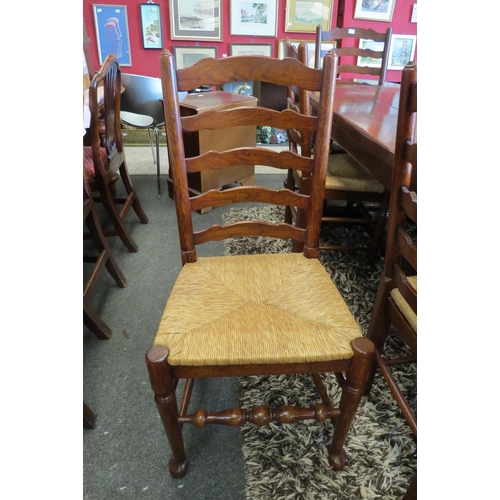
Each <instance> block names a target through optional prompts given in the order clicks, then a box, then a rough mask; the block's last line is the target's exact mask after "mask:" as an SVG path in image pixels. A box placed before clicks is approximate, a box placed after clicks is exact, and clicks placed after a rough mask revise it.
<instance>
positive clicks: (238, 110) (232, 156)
mask: <svg viewBox="0 0 500 500" xmlns="http://www.w3.org/2000/svg"><path fill="white" fill-rule="evenodd" d="M336 65H337V58H336V56H334V55H333V54H329V55H327V56H326V57H325V62H324V70H318V69H313V68H308V67H307V66H305V65H303V64H301V63H300V62H299V61H297V60H295V59H292V58H286V59H283V60H280V59H274V58H271V57H265V56H233V57H228V58H223V59H218V60H215V59H213V58H205V59H202V60H201V61H199V62H197V63H196V64H194V65H193V66H191V67H189V68H186V69H180V70H176V69H175V62H174V57H173V55H172V54H171V53H170V52H169V51H168V50H164V51H163V52H162V55H161V74H162V76H161V78H162V89H163V98H164V113H165V121H166V124H167V127H166V128H167V134H168V145H169V148H168V153H169V162H170V171H171V178H172V182H173V194H174V200H175V203H176V208H177V221H178V227H179V236H180V243H181V255H182V260H183V264H186V263H188V262H194V261H195V260H196V251H195V246H196V245H198V244H200V243H205V242H207V241H211V240H215V241H218V240H222V239H226V238H228V237H237V236H243V235H250V236H259V235H260V236H270V237H274V238H292V239H294V240H295V241H300V242H302V243H304V255H305V256H306V257H310V258H315V257H317V256H318V255H319V250H318V246H319V231H320V224H321V213H322V209H323V196H324V189H325V179H326V171H327V166H328V154H329V145H330V133H331V126H332V116H333V99H334V91H335V79H334V78H333V75H334V74H335V71H336ZM249 80H259V81H264V82H268V83H272V84H275V85H282V86H285V87H286V86H287V85H294V86H295V87H296V88H299V89H300V91H301V92H302V91H318V92H319V93H320V94H319V95H320V109H319V112H318V116H317V117H311V116H308V115H305V114H303V113H302V110H301V109H299V111H296V110H284V111H281V112H279V111H275V110H269V109H267V108H262V107H249V106H243V107H235V108H231V109H224V110H220V111H215V110H205V111H204V112H203V113H199V114H198V115H193V116H189V117H182V119H181V116H180V103H179V96H178V92H179V91H182V90H190V89H192V88H196V87H197V86H199V85H201V84H206V85H211V86H215V85H222V84H224V83H229V82H232V81H249ZM248 125H262V126H265V125H270V126H272V127H277V128H280V129H284V130H289V129H294V128H295V129H299V130H305V131H307V132H310V133H314V136H315V155H314V158H305V159H303V158H300V157H299V156H298V155H296V154H294V153H292V152H289V151H285V152H280V153H278V152H276V151H272V150H270V149H269V148H262V147H257V146H256V147H255V148H252V147H244V148H234V149H230V150H229V151H224V152H216V151H209V152H207V153H205V154H203V155H200V156H198V157H194V158H186V155H185V148H184V140H183V139H184V134H186V136H187V135H189V134H191V133H196V132H197V131H200V130H204V129H209V130H218V129H227V128H229V127H238V126H248ZM241 164H251V165H252V164H259V165H266V166H270V167H273V168H279V169H289V168H304V170H306V171H308V172H310V177H311V188H310V192H309V193H308V194H307V195H305V194H304V195H299V194H297V193H293V192H292V191H290V190H286V189H284V190H283V189H281V190H270V189H269V188H263V187H259V186H245V187H228V188H227V189H224V191H223V192H222V193H218V192H216V191H211V192H210V191H209V192H207V193H202V194H200V195H199V196H196V197H193V198H190V188H189V185H188V178H187V175H188V173H190V172H199V171H202V170H211V169H212V170H220V169H223V168H228V167H231V166H234V165H241ZM247 201H251V202H261V203H267V204H272V205H277V206H283V205H288V204H289V203H293V204H295V205H296V206H299V207H302V208H304V209H305V210H307V224H306V226H305V228H303V229H298V228H296V227H294V226H292V225H291V224H286V223H280V224H270V223H266V222H262V221H248V222H245V223H241V224H236V225H228V226H226V227H223V226H218V225H215V226H212V227H210V228H207V229H205V230H200V231H197V232H196V233H195V232H194V230H193V220H192V211H194V210H201V211H202V210H203V209H204V208H208V207H209V208H213V207H219V206H224V205H227V204H229V203H243V202H247Z"/></svg>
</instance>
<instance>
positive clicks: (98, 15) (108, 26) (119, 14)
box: [93, 4, 132, 66]
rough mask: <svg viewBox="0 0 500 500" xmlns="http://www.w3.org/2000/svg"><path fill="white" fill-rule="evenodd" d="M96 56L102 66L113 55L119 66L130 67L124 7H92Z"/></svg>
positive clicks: (126, 19)
mask: <svg viewBox="0 0 500 500" xmlns="http://www.w3.org/2000/svg"><path fill="white" fill-rule="evenodd" d="M93 7H94V21H95V31H96V36H97V54H98V55H99V64H102V63H103V62H104V61H105V60H106V57H107V56H108V55H109V54H114V55H115V56H116V58H117V59H118V62H119V63H120V66H132V57H131V55H130V40H129V36H128V18H127V6H126V5H101V4H99V5H96V4H94V5H93Z"/></svg>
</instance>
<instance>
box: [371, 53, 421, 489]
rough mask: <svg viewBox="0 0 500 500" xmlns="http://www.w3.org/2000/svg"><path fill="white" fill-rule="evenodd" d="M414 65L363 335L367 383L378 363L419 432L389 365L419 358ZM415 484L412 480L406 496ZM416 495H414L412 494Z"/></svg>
mask: <svg viewBox="0 0 500 500" xmlns="http://www.w3.org/2000/svg"><path fill="white" fill-rule="evenodd" d="M416 120H417V65H416V63H415V62H410V63H408V64H407V65H406V67H405V68H404V69H403V72H402V78H401V92H400V99H399V113H398V128H397V133H396V145H395V151H394V170H393V175H392V189H391V201H390V206H389V220H388V223H387V246H386V254H385V267H384V272H383V276H382V279H381V281H380V285H379V289H378V292H377V297H376V300H375V304H374V306H373V311H372V315H371V319H370V324H369V328H368V333H367V336H368V337H369V338H371V339H372V341H373V342H374V344H375V347H376V350H375V359H376V364H374V368H373V371H372V374H371V377H370V381H369V383H368V384H367V392H368V391H369V390H370V388H371V383H372V381H373V376H374V370H375V369H376V368H377V367H378V368H379V369H380V372H381V373H382V375H383V377H384V379H385V380H386V382H387V384H388V386H389V388H390V390H391V392H392V394H393V396H394V398H395V400H396V402H397V404H398V406H399V407H400V409H401V411H402V412H403V415H404V417H405V418H406V420H407V421H408V424H409V425H410V427H411V429H412V431H413V433H414V434H415V436H416V435H417V418H416V415H415V413H414V411H413V409H412V407H411V405H410V404H409V402H408V400H407V398H406V397H405V395H404V393H403V391H402V390H401V388H400V386H399V385H398V383H397V380H396V378H395V377H394V376H393V374H392V372H391V367H392V366H395V365H398V364H401V363H405V362H416V359H417V245H416V242H415V234H416V224H417V140H416ZM391 327H392V332H393V333H392V334H393V335H399V336H400V338H401V339H402V340H404V343H405V344H406V345H407V346H408V348H409V350H410V353H411V354H406V353H405V354H404V355H401V356H398V357H394V356H393V357H391V359H388V358H387V357H386V356H385V355H384V345H385V344H386V341H387V338H388V332H389V329H390V328H391ZM412 488H416V481H413V482H412V485H411V486H410V489H409V491H408V493H407V497H405V498H413V497H411V496H410V495H411V494H412V493H411V490H412ZM414 498H416V496H415V497H414Z"/></svg>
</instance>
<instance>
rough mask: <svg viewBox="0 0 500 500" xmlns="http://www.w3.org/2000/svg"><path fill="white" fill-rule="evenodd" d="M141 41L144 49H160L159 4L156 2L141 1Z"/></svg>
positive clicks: (161, 39) (161, 38) (161, 45)
mask: <svg viewBox="0 0 500 500" xmlns="http://www.w3.org/2000/svg"><path fill="white" fill-rule="evenodd" d="M141 27H142V43H143V46H144V48H145V49H162V48H163V37H162V28H161V12H160V6H159V5H158V4H156V3H141Z"/></svg>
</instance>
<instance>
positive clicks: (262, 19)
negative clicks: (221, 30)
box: [230, 0, 278, 37]
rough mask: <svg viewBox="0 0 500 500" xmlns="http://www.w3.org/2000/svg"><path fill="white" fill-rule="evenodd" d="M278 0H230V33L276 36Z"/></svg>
mask: <svg viewBox="0 0 500 500" xmlns="http://www.w3.org/2000/svg"><path fill="white" fill-rule="evenodd" d="M277 12H278V0H264V1H263V2H260V3H254V2H248V1H245V0H231V26H230V34H231V35H247V36H269V37H275V36H276V29H277V23H276V16H277Z"/></svg>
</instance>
